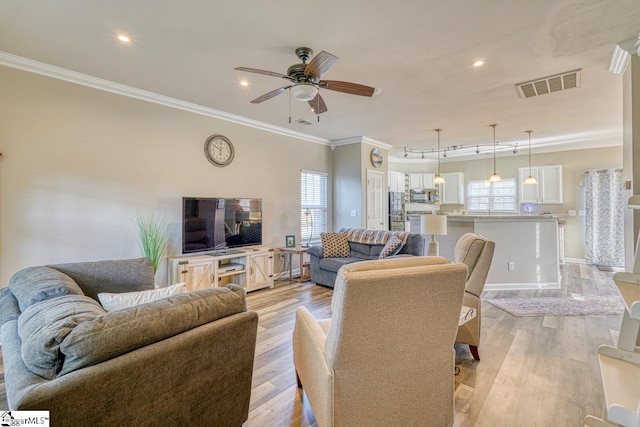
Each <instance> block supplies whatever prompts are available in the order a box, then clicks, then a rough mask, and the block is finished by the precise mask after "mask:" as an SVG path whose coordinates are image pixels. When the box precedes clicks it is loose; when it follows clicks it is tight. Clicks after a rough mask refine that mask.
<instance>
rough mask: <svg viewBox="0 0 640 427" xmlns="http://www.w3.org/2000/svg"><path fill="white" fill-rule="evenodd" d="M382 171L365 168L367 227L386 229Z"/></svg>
mask: <svg viewBox="0 0 640 427" xmlns="http://www.w3.org/2000/svg"><path fill="white" fill-rule="evenodd" d="M384 188H385V187H384V173H383V172H378V171H374V170H370V169H367V228H368V229H370V230H386V229H387V224H386V222H387V215H386V213H385V202H384V201H385V191H384Z"/></svg>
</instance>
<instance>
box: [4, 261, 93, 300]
mask: <svg viewBox="0 0 640 427" xmlns="http://www.w3.org/2000/svg"><path fill="white" fill-rule="evenodd" d="M9 289H10V290H11V293H12V294H13V296H14V297H15V298H16V299H17V300H18V305H19V307H20V311H25V310H26V309H27V308H28V307H29V306H31V305H33V304H36V303H39V302H42V301H45V300H48V299H51V298H56V297H61V296H64V295H84V294H83V292H82V289H80V287H79V286H78V284H77V283H76V282H75V281H74V280H73V279H72V278H71V277H69V276H67V275H66V274H64V273H61V272H60V271H58V270H55V269H53V268H49V267H28V268H25V269H22V270H20V271H18V272H17V273H16V274H14V275H13V277H11V279H10V280H9Z"/></svg>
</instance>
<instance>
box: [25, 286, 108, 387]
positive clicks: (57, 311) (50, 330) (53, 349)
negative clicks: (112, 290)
mask: <svg viewBox="0 0 640 427" xmlns="http://www.w3.org/2000/svg"><path fill="white" fill-rule="evenodd" d="M104 313H105V311H104V309H103V308H102V307H100V304H98V301H96V300H94V299H93V298H89V297H86V296H84V295H65V296H61V297H56V298H51V299H48V300H46V301H42V302H40V303H38V304H33V305H31V306H29V307H28V308H27V309H26V310H25V311H24V312H23V313H22V314H21V315H20V317H19V318H18V335H19V336H20V339H21V340H22V346H21V351H22V360H23V361H24V364H25V365H26V366H27V367H28V368H29V369H30V370H31V372H33V373H34V374H37V375H40V376H41V377H43V378H47V379H49V380H52V379H54V378H55V377H56V376H57V375H58V373H59V372H60V369H62V365H63V362H64V356H63V355H62V354H60V343H61V342H62V341H63V340H64V339H65V338H66V337H67V335H69V334H70V333H71V331H73V330H74V329H75V328H76V327H77V326H78V325H79V324H81V323H82V322H84V321H89V320H93V319H95V318H97V317H99V316H100V315H102V314H104Z"/></svg>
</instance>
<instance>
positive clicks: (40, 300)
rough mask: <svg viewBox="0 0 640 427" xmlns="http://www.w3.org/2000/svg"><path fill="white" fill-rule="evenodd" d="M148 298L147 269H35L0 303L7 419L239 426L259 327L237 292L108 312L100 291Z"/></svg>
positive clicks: (204, 293) (102, 264)
mask: <svg viewBox="0 0 640 427" xmlns="http://www.w3.org/2000/svg"><path fill="white" fill-rule="evenodd" d="M153 288H154V275H153V270H152V267H151V262H150V261H149V260H148V259H146V258H141V259H134V260H116V261H99V262H90V263H77V264H61V265H52V266H41V267H30V268H27V269H24V270H21V271H19V272H18V273H16V274H15V275H14V276H13V277H12V279H11V280H10V282H9V286H8V287H5V288H3V289H2V292H1V293H0V312H1V322H2V327H1V340H2V356H3V361H4V375H5V387H6V395H7V400H8V404H9V409H11V410H36V409H40V410H49V411H50V418H51V425H54V426H76V427H77V426H92V427H93V426H115V425H127V426H133V425H135V426H159V425H216V426H236V427H237V426H239V425H242V423H243V422H244V421H246V420H247V418H248V411H249V397H250V394H251V378H252V370H253V359H254V354H255V343H256V331H257V321H258V318H257V317H258V316H257V314H256V313H254V312H248V311H247V306H246V293H245V291H244V289H243V288H241V287H240V286H237V285H229V286H227V287H222V288H211V289H204V290H200V291H196V292H189V293H184V294H181V295H174V296H171V297H169V298H164V299H160V300H156V301H153V302H149V303H146V304H142V305H138V306H135V307H131V308H124V309H120V310H115V311H109V312H106V311H105V310H104V309H103V308H102V307H101V306H100V304H99V303H98V302H97V300H96V296H97V294H98V293H100V292H111V293H122V292H130V291H140V290H149V289H153Z"/></svg>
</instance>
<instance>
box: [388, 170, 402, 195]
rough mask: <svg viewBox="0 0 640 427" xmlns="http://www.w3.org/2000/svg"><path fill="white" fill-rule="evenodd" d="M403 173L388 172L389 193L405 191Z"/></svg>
mask: <svg viewBox="0 0 640 427" xmlns="http://www.w3.org/2000/svg"><path fill="white" fill-rule="evenodd" d="M404 187H405V179H404V173H402V172H394V171H389V191H390V192H399V193H404V190H405V188H404Z"/></svg>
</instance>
